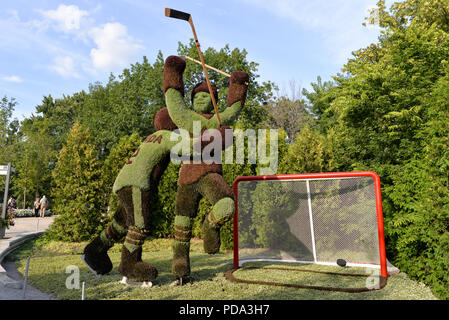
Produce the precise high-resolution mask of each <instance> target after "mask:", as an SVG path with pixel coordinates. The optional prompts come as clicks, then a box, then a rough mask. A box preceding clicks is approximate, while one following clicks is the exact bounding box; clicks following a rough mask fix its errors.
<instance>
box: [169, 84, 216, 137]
mask: <svg viewBox="0 0 449 320" xmlns="http://www.w3.org/2000/svg"><path fill="white" fill-rule="evenodd" d="M165 104H166V105H167V109H168V113H169V114H170V117H171V119H172V120H173V122H174V123H175V124H176V125H177V126H178V128H183V129H185V130H187V131H188V132H189V133H192V134H193V122H194V121H199V122H201V129H204V128H217V127H218V121H216V120H215V122H216V126H214V121H211V122H209V120H207V119H206V118H204V117H203V116H202V115H200V114H198V113H196V112H194V111H192V110H190V109H188V108H187V106H186V104H185V102H184V97H183V96H182V94H181V92H180V91H178V90H176V89H173V88H169V89H167V91H166V92H165Z"/></svg>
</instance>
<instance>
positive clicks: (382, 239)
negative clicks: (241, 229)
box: [232, 171, 388, 278]
mask: <svg viewBox="0 0 449 320" xmlns="http://www.w3.org/2000/svg"><path fill="white" fill-rule="evenodd" d="M347 177H371V178H373V179H374V190H375V198H376V213H377V229H378V235H379V255H380V272H381V276H382V277H385V278H387V277H388V271H387V257H386V252H385V234H384V223H383V214H382V195H381V190H380V178H379V176H378V175H377V174H376V173H375V172H373V171H355V172H328V173H305V174H281V175H264V176H240V177H238V178H236V179H235V180H234V183H233V185H232V188H233V191H234V196H235V212H234V221H233V222H234V268H235V269H237V268H239V254H238V251H239V247H238V243H239V238H238V184H239V182H242V181H254V180H286V179H298V180H302V179H316V178H347Z"/></svg>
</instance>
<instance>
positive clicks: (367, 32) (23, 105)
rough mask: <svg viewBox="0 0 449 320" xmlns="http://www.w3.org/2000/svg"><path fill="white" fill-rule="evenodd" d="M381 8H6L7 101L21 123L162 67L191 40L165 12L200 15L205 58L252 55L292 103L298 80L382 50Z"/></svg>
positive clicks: (188, 4) (115, 1) (326, 1)
mask: <svg viewBox="0 0 449 320" xmlns="http://www.w3.org/2000/svg"><path fill="white" fill-rule="evenodd" d="M376 2H377V0H315V1H307V0H297V1H293V0H279V1H275V0H239V1H237V0H235V1H234V0H227V1H205V0H193V1H180V0H173V1H172V0H167V1H162V0H151V1H149V0H121V1H119V0H108V1H96V0H78V1H56V0H36V1H24V0H1V4H2V6H1V8H2V10H1V11H0V96H1V97H3V96H5V95H6V96H7V97H14V98H15V99H16V100H17V102H18V105H17V106H16V110H15V112H14V116H16V117H18V118H19V119H20V120H22V119H23V118H24V117H28V116H30V115H31V114H32V113H35V107H36V105H38V104H40V103H41V101H42V98H43V96H46V95H49V94H51V95H52V96H53V97H55V98H60V97H62V96H63V95H64V94H65V95H71V94H73V93H75V92H78V91H81V90H83V89H84V90H88V86H89V83H94V82H96V81H100V82H102V83H103V84H104V83H106V82H107V80H108V77H109V74H110V73H111V72H112V73H114V74H115V75H117V74H120V73H121V71H122V70H123V69H124V68H126V67H128V66H129V65H130V64H131V63H135V62H137V61H142V57H143V56H144V55H145V56H147V57H148V59H149V61H150V62H151V63H153V62H154V60H155V58H156V55H157V53H158V51H159V50H161V51H162V53H163V55H164V57H167V56H169V55H171V54H176V49H177V47H178V41H181V42H183V43H187V42H188V40H189V39H190V38H192V31H191V29H190V27H189V25H188V23H187V22H184V21H181V20H175V19H169V18H167V17H165V16H164V8H165V7H169V8H173V9H177V10H181V11H185V12H189V13H190V14H191V15H192V18H193V22H194V24H195V28H196V31H197V34H198V38H199V41H200V44H201V47H202V48H203V49H205V48H207V47H214V48H215V49H220V48H222V47H224V46H225V45H226V44H229V45H230V48H231V49H233V48H235V47H237V48H239V49H243V48H245V49H246V50H247V51H248V59H249V60H250V61H255V62H258V63H259V64H260V65H259V70H258V73H259V75H260V78H259V81H266V80H271V81H273V82H275V83H277V84H278V85H279V87H280V89H281V92H282V93H286V94H289V93H290V89H289V88H290V82H291V81H294V82H295V83H296V85H297V86H298V87H299V86H300V87H305V88H310V83H311V82H313V81H316V78H317V76H321V77H322V78H323V80H328V79H330V77H331V76H332V75H335V74H336V73H338V72H339V71H340V69H341V67H342V66H343V64H344V63H345V62H346V61H347V59H348V58H350V57H351V52H352V51H354V50H357V49H359V48H362V47H365V46H367V45H369V44H370V43H373V42H376V41H377V37H378V35H379V29H377V28H376V27H373V26H369V27H363V26H362V23H363V22H364V18H365V17H366V16H367V15H368V13H367V12H368V9H369V8H374V7H375V5H376ZM387 3H391V1H389V2H387ZM206 63H207V61H206Z"/></svg>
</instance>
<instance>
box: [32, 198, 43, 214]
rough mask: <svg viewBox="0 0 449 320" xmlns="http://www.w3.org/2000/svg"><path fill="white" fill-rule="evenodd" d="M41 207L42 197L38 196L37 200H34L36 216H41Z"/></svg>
mask: <svg viewBox="0 0 449 320" xmlns="http://www.w3.org/2000/svg"><path fill="white" fill-rule="evenodd" d="M40 208H41V203H40V199H39V198H36V201H34V216H35V217H36V218H38V217H39V210H40Z"/></svg>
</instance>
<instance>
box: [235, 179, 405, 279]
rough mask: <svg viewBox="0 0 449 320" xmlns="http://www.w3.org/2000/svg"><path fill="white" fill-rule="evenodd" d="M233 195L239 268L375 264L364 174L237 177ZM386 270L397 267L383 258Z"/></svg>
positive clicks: (371, 201) (374, 218)
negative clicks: (250, 263) (283, 264)
mask: <svg viewBox="0 0 449 320" xmlns="http://www.w3.org/2000/svg"><path fill="white" fill-rule="evenodd" d="M379 188H380V187H379ZM237 199H238V202H237V206H238V214H237V215H236V217H237V219H238V222H237V226H238V228H237V229H238V231H237V232H236V233H235V235H236V236H237V237H236V238H237V239H236V240H235V241H236V243H235V245H236V247H238V249H237V250H238V252H237V257H238V264H239V266H241V265H243V264H244V263H245V262H248V261H286V262H302V263H316V264H328V265H337V263H336V262H337V259H343V260H345V262H346V265H347V266H365V267H374V268H380V265H381V255H384V252H382V250H380V246H379V226H378V212H377V209H376V192H375V183H374V179H373V178H372V177H370V176H355V177H341V178H313V179H283V180H276V179H274V180H251V181H239V182H238V185H237ZM382 230H383V226H382ZM385 259H386V258H385ZM387 268H388V269H387V270H388V272H389V273H393V272H397V271H398V270H397V269H396V268H394V266H393V265H391V264H390V263H389V262H388V261H387Z"/></svg>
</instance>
